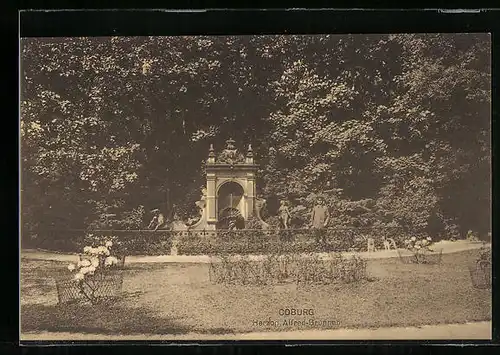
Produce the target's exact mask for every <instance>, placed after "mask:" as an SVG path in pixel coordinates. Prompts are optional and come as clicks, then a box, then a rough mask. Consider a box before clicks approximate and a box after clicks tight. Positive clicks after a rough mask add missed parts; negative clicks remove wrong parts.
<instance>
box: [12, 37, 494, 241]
mask: <svg viewBox="0 0 500 355" xmlns="http://www.w3.org/2000/svg"><path fill="white" fill-rule="evenodd" d="M489 40H490V38H489V36H488V35H480V34H426V35H423V34H422V35H420V34H419V35H368V36H366V35H324V36H241V37H183V36H179V37H140V38H139V37H109V38H57V39H53V38H52V39H50V38H49V39H41V38H30V39H23V40H22V42H21V80H22V86H21V126H20V129H21V145H22V146H21V154H22V165H21V170H22V171H21V173H22V225H23V228H24V231H23V236H26V237H30V236H33V235H36V234H37V233H38V232H37V231H39V230H41V229H43V228H45V227H58V228H86V227H88V226H90V225H94V226H103V225H110V224H111V225H112V226H113V227H118V228H130V229H133V228H140V227H144V226H145V225H147V219H148V218H150V216H149V215H148V211H149V210H150V209H152V208H160V209H161V210H163V212H164V213H165V214H166V216H167V219H170V218H171V217H172V213H173V210H174V209H175V212H176V213H177V214H178V215H179V216H180V217H181V218H184V219H187V218H188V217H191V216H193V215H196V214H197V213H198V212H197V209H196V207H195V205H194V202H195V201H196V200H197V199H199V197H200V188H201V186H202V185H203V184H204V176H203V164H202V163H203V161H204V159H205V158H206V156H207V153H208V147H209V144H210V143H214V145H215V148H216V149H221V148H222V147H221V146H222V144H223V143H222V142H223V141H224V139H225V138H227V137H229V136H231V137H233V138H234V139H235V140H236V142H237V144H240V147H243V145H244V144H245V145H246V144H249V143H251V144H252V146H253V147H254V152H255V155H256V157H257V160H258V162H259V164H260V170H259V181H258V189H259V191H258V192H259V194H260V196H262V197H264V198H266V199H268V201H274V200H277V199H283V198H286V199H289V200H290V202H291V213H292V216H293V219H292V222H293V224H294V226H303V225H305V224H307V223H308V218H309V217H308V216H307V213H308V212H309V211H310V207H311V203H312V201H313V199H314V198H315V197H316V196H317V195H324V196H326V198H327V203H328V204H329V205H330V207H331V211H332V219H331V224H332V225H335V226H337V225H339V226H373V225H376V226H378V225H390V226H397V225H402V226H406V227H407V226H410V227H411V228H417V229H428V230H430V231H432V233H433V234H434V235H438V234H441V233H442V234H443V235H446V236H457V235H458V234H462V235H463V234H464V233H465V231H467V230H469V229H472V230H474V231H479V233H480V234H486V233H487V232H488V231H489V229H490V214H491V213H490V115H491V112H490V100H491V98H490V65H491V63H490V43H489ZM270 205H271V206H270ZM174 206H175V208H174ZM266 213H267V216H272V215H273V214H274V213H275V211H274V208H273V206H272V203H271V204H268V206H267V212H266Z"/></svg>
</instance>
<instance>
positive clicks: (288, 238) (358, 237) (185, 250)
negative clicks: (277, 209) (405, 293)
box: [22, 228, 416, 255]
mask: <svg viewBox="0 0 500 355" xmlns="http://www.w3.org/2000/svg"><path fill="white" fill-rule="evenodd" d="M317 233H318V232H317V231H316V230H312V229H296V230H251V229H247V230H219V231H190V232H180V231H177V232H175V231H168V230H158V231H147V230H146V231H140V230H125V231H123V230H122V231H104V230H102V231H84V230H71V231H50V232H45V233H41V235H40V236H39V237H38V238H37V239H35V240H31V241H29V243H27V242H25V241H23V244H22V247H23V248H36V249H45V250H52V251H59V252H71V253H78V252H81V251H82V249H83V247H84V246H86V245H91V244H95V243H96V242H99V240H103V241H107V240H111V241H112V242H113V245H114V250H116V252H117V253H120V254H123V255H165V254H170V250H171V247H172V241H173V239H174V238H176V237H177V239H178V240H179V243H178V244H177V252H178V254H181V255H215V254H220V253H225V254H240V255H246V254H267V253H270V252H274V251H276V252H278V251H279V252H284V253H308V252H333V251H335V252H343V251H362V250H366V238H367V237H373V238H374V239H375V241H376V247H377V248H379V249H382V248H383V245H382V239H381V236H382V235H383V236H385V237H386V238H393V239H395V240H396V243H397V244H398V245H399V246H402V245H403V244H402V240H403V239H404V238H408V237H409V236H408V233H404V232H402V230H401V229H394V228H393V229H375V228H343V229H341V228H338V229H327V230H324V231H323V232H322V233H323V235H324V239H325V242H323V241H321V242H318V241H317V238H318V234H317ZM89 234H92V235H91V236H89ZM415 235H416V234H415Z"/></svg>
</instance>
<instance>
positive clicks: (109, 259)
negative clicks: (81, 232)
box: [68, 241, 119, 304]
mask: <svg viewBox="0 0 500 355" xmlns="http://www.w3.org/2000/svg"><path fill="white" fill-rule="evenodd" d="M112 247H113V242H112V241H106V242H104V243H102V244H101V245H97V246H85V247H84V248H83V254H82V255H80V260H79V261H78V263H76V264H73V263H71V264H69V265H68V270H69V271H70V272H71V273H74V275H73V280H75V281H76V282H77V284H78V289H79V292H80V294H82V295H83V296H84V297H85V298H86V299H87V300H88V301H90V302H91V303H92V304H95V303H97V302H98V301H99V296H100V295H98V293H99V292H100V290H101V289H102V284H103V283H105V282H106V277H105V276H106V274H108V273H110V272H111V271H112V270H113V269H116V267H117V266H118V264H119V261H118V258H117V257H116V256H113V255H111V250H112ZM101 293H102V292H101Z"/></svg>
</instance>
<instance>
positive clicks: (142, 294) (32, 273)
mask: <svg viewBox="0 0 500 355" xmlns="http://www.w3.org/2000/svg"><path fill="white" fill-rule="evenodd" d="M477 255H478V251H477V250H471V251H467V252H459V253H453V254H446V255H443V259H442V263H441V264H440V265H415V264H403V263H401V261H400V260H398V258H391V259H372V260H368V274H369V275H370V276H371V277H372V281H364V282H361V283H353V284H344V285H317V286H308V287H297V286H296V285H295V284H285V285H276V286H241V285H230V286H224V285H213V284H211V283H210V282H209V279H208V265H207V264H131V265H129V267H128V268H127V269H126V273H125V277H124V283H123V289H124V291H125V297H123V299H122V300H120V301H119V302H118V303H117V304H115V305H114V306H113V307H106V308H103V309H100V308H99V307H94V308H92V307H81V306H80V307H77V306H68V305H56V303H57V294H56V291H55V285H54V281H53V280H51V278H52V277H64V275H65V274H67V270H66V269H65V267H66V264H65V263H62V264H61V263H57V262H42V261H29V260H22V263H21V295H22V296H21V329H22V331H23V332H28V331H29V332H42V331H70V332H80V333H82V332H92V333H101V334H138V333H142V334H181V333H188V332H200V333H212V334H217V333H219V334H220V333H230V332H235V333H238V332H251V331H267V330H272V331H279V330H300V329H333V328H378V327H384V326H419V325H424V324H447V323H464V322H468V321H482V320H491V298H492V296H491V290H480V289H475V288H473V287H472V284H471V280H470V276H469V272H468V269H467V266H468V265H470V264H471V263H473V262H474V260H475V258H476V257H477ZM285 308H296V309H304V308H307V309H313V311H314V316H281V315H280V314H279V311H280V309H285ZM312 318H314V320H316V322H315V323H314V324H313V323H310V322H309V321H310V319H312ZM268 320H272V321H274V322H276V323H275V324H268V323H267V322H265V321H268ZM289 320H294V321H305V322H304V323H295V325H288V321H289ZM285 321H286V324H285Z"/></svg>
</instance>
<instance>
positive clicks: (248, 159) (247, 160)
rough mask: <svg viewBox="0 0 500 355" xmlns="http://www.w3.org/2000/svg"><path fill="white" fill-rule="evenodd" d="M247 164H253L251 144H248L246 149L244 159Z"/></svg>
mask: <svg viewBox="0 0 500 355" xmlns="http://www.w3.org/2000/svg"><path fill="white" fill-rule="evenodd" d="M245 162H246V163H247V164H253V151H252V145H251V144H249V145H248V150H247V158H246V160H245Z"/></svg>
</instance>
